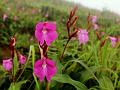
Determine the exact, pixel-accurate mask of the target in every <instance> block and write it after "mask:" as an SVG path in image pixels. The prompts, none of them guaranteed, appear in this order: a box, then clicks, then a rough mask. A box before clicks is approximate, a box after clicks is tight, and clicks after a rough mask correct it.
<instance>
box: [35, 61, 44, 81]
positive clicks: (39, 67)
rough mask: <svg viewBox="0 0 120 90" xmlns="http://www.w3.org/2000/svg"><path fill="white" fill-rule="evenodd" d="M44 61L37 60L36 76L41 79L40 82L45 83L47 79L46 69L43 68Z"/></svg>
mask: <svg viewBox="0 0 120 90" xmlns="http://www.w3.org/2000/svg"><path fill="white" fill-rule="evenodd" d="M42 65H43V60H37V61H36V62H35V65H34V74H35V75H36V76H37V77H38V78H39V80H40V81H43V79H44V77H45V73H44V69H43V68H42Z"/></svg>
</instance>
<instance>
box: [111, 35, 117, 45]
mask: <svg viewBox="0 0 120 90" xmlns="http://www.w3.org/2000/svg"><path fill="white" fill-rule="evenodd" d="M109 38H110V41H111V44H112V47H115V45H116V42H117V38H115V37H111V36H109Z"/></svg>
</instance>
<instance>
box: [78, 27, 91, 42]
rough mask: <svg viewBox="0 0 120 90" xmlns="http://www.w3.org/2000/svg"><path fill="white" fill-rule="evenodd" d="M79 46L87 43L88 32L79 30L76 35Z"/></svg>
mask: <svg viewBox="0 0 120 90" xmlns="http://www.w3.org/2000/svg"><path fill="white" fill-rule="evenodd" d="M77 36H78V39H79V42H80V44H86V43H87V42H88V39H89V38H88V32H87V31H86V30H83V29H80V30H79V31H78V33H77Z"/></svg>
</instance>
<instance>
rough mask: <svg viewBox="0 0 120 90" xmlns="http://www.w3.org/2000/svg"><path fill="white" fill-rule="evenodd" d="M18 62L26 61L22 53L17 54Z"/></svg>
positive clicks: (23, 62)
mask: <svg viewBox="0 0 120 90" xmlns="http://www.w3.org/2000/svg"><path fill="white" fill-rule="evenodd" d="M19 63H20V64H25V63H26V57H25V56H23V55H22V54H20V55H19Z"/></svg>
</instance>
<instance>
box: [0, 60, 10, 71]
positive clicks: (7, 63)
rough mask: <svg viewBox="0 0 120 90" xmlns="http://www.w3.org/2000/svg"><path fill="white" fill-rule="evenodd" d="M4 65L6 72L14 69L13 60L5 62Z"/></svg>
mask: <svg viewBox="0 0 120 90" xmlns="http://www.w3.org/2000/svg"><path fill="white" fill-rule="evenodd" d="M2 65H3V67H4V69H5V70H6V71H10V70H11V69H12V59H11V58H10V59H7V60H3V64H2Z"/></svg>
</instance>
